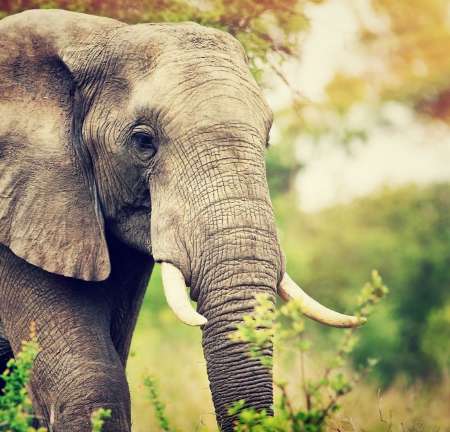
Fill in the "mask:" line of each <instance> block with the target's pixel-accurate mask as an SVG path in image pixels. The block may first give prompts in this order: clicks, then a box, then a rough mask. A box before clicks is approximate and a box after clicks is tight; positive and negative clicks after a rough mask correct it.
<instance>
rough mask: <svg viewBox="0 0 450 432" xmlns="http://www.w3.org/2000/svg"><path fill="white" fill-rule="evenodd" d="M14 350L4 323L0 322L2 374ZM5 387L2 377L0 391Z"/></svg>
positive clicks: (0, 372) (0, 366) (0, 367)
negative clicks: (5, 331) (6, 334)
mask: <svg viewBox="0 0 450 432" xmlns="http://www.w3.org/2000/svg"><path fill="white" fill-rule="evenodd" d="M13 356H14V355H13V352H12V350H11V345H10V344H9V341H8V339H6V336H5V333H4V330H3V325H2V323H1V322H0V375H1V374H2V373H3V372H4V370H5V369H6V365H7V364H8V361H9V360H10V359H11V358H12V357H13ZM3 387H4V382H3V381H2V379H1V378H0V393H1V392H2V390H3Z"/></svg>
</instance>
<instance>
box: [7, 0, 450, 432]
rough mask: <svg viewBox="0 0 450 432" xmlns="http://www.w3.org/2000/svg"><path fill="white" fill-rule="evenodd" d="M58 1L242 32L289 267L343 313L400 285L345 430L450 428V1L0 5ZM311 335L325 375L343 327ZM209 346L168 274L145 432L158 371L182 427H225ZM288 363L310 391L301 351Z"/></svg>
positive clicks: (153, 303)
mask: <svg viewBox="0 0 450 432" xmlns="http://www.w3.org/2000/svg"><path fill="white" fill-rule="evenodd" d="M53 7H58V8H64V9H70V10H76V11H81V12H86V13H93V14H97V15H106V16H111V17H115V18H118V19H121V20H123V21H127V22H130V23H133V22H152V21H153V22H155V21H184V20H193V21H197V22H199V23H202V24H205V25H211V26H215V27H218V28H221V29H223V30H226V31H229V32H230V33H232V34H233V35H234V36H236V37H237V38H238V39H239V40H240V41H241V42H242V43H243V45H244V46H245V48H246V49H247V52H248V55H249V59H250V64H251V67H252V71H253V73H254V76H255V79H257V80H258V81H259V83H260V85H261V86H262V88H263V89H264V91H265V93H266V96H267V99H268V100H269V103H270V104H271V106H272V108H273V110H274V111H275V123H274V128H273V132H272V139H271V146H270V148H269V151H268V156H267V169H268V179H269V185H270V189H271V194H272V200H273V203H274V206H275V213H276V216H277V220H278V227H279V234H280V239H281V242H282V246H283V249H284V252H285V255H286V257H287V263H288V270H289V273H290V274H291V276H292V277H293V278H294V279H296V280H297V281H299V282H300V283H301V284H302V286H303V287H304V288H305V289H306V290H307V291H309V292H310V293H312V294H314V296H315V297H316V298H318V299H319V300H321V301H322V302H323V303H324V304H327V305H329V306H332V307H335V308H337V309H338V310H342V311H351V310H352V307H353V306H354V305H355V303H356V296H357V293H358V292H359V290H360V288H361V286H362V285H363V283H364V282H365V281H366V280H367V279H368V276H369V274H370V271H371V270H372V269H374V268H376V269H378V270H379V271H380V273H381V274H382V276H383V278H384V280H385V282H386V284H387V285H388V286H389V288H390V295H389V297H388V299H387V300H386V301H385V302H384V304H383V305H382V306H380V307H379V308H378V311H377V312H376V313H375V314H374V315H373V317H372V318H371V319H370V321H369V323H368V324H367V325H366V326H364V328H362V329H361V330H360V335H361V342H360V343H359V345H358V347H357V349H356V350H355V351H354V353H353V354H352V356H353V357H352V361H353V366H349V367H355V368H356V367H357V366H358V365H359V364H362V363H364V362H365V361H366V359H367V358H373V357H375V358H378V359H379V360H380V361H379V363H378V365H377V367H376V368H375V370H374V371H373V373H372V374H371V376H369V377H368V378H367V379H366V380H364V382H362V383H360V384H359V386H358V387H357V388H356V389H355V390H354V391H353V392H352V393H351V395H349V396H347V398H346V401H345V402H344V407H343V411H342V412H341V413H340V414H339V419H340V421H341V426H340V429H333V430H373V431H377V430H390V429H389V421H386V418H390V416H391V417H392V419H393V421H394V422H396V424H398V425H400V424H402V423H404V424H408V422H411V424H413V423H414V424H416V425H421V426H420V427H421V428H422V429H417V430H435V429H427V428H428V427H431V426H435V427H440V428H441V429H440V430H447V429H446V428H450V408H449V406H450V405H449V404H450V402H449V401H450V389H449V387H450V386H449V383H450V379H449V369H450V352H449V351H450V294H449V288H450V183H449V182H450V129H449V126H450V55H449V52H450V5H449V2H448V1H447V0H409V1H406V0H397V1H389V0H345V1H344V0H342V1H337V0H336V1H332V0H323V1H300V0H299V1H298V0H263V1H256V0H201V1H188V0H144V1H137V0H131V1H125V0H109V1H99V0H54V1H40V0H23V1H20V0H1V1H0V16H6V15H8V14H12V13H16V12H20V11H21V10H25V9H30V8H53ZM308 332H310V334H311V335H312V338H313V341H314V347H313V349H312V351H311V353H310V355H309V357H308V359H307V361H306V366H307V371H306V372H307V374H309V375H310V376H314V374H315V371H317V370H319V369H320V368H321V364H323V362H324V359H326V358H327V355H329V352H330V351H331V348H332V347H333V344H334V342H335V341H336V339H337V338H338V337H339V335H340V332H339V330H336V329H329V328H323V327H321V326H319V325H317V324H315V323H308ZM200 341H201V335H200V331H199V330H198V329H191V328H187V327H185V326H183V325H182V324H181V323H179V322H177V321H176V320H175V319H174V318H173V316H172V314H171V312H170V311H169V310H168V308H167V306H166V304H165V301H164V298H163V294H162V289H161V283H160V277H159V271H158V269H157V270H156V272H155V274H154V277H153V278H152V281H151V283H150V287H149V290H148V292H147V296H146V298H145V302H144V306H143V309H142V312H141V315H140V319H139V322H138V327H137V331H136V334H135V337H134V340H133V347H132V356H131V358H130V362H129V366H128V375H129V378H130V383H131V390H132V399H133V416H134V430H135V431H137V432H144V431H147V430H152V429H153V428H155V420H154V418H153V414H152V411H151V406H150V403H149V401H148V399H147V396H146V390H145V388H144V386H143V384H142V383H143V377H144V376H145V375H146V374H153V375H155V376H156V377H157V378H158V379H159V382H160V387H161V392H162V396H163V398H164V399H165V400H166V401H167V402H168V411H169V414H170V416H171V417H172V418H174V423H175V425H176V426H177V427H178V428H179V430H186V431H188V430H189V431H191V430H216V426H215V419H214V410H213V407H212V404H211V399H210V394H209V389H208V380H207V377H206V370H205V364H204V360H203V357H202V352H201V344H200ZM275 373H276V374H279V375H280V376H283V377H285V378H286V379H288V380H289V382H290V389H291V391H292V392H294V394H295V392H298V394H299V395H300V392H299V390H298V387H299V386H300V383H299V377H298V373H297V372H296V369H295V361H292V360H291V362H290V363H289V362H288V363H285V362H282V361H281V360H280V361H279V362H278V363H277V364H276V369H275ZM301 403H302V400H301V397H300V396H299V397H298V404H299V405H300V404H301ZM380 412H381V416H380ZM383 413H384V417H383ZM399 430H400V429H399ZM403 430H408V429H403ZM411 430H412V429H411ZM414 430H416V429H414ZM449 430H450V429H449Z"/></svg>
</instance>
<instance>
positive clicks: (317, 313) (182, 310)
mask: <svg viewBox="0 0 450 432" xmlns="http://www.w3.org/2000/svg"><path fill="white" fill-rule="evenodd" d="M161 274H162V281H163V287H164V293H165V296H166V300H167V303H168V304H169V306H170V308H171V309H172V311H173V312H174V314H175V316H176V317H177V318H178V319H179V320H180V321H182V322H184V323H185V324H187V325H191V326H203V325H205V324H206V323H207V322H208V320H207V319H206V318H205V317H204V316H203V315H201V314H199V313H198V312H197V311H196V310H195V309H194V307H193V306H192V304H191V302H190V298H189V294H188V288H187V286H186V282H185V279H184V276H183V274H182V272H181V271H180V270H179V269H178V268H177V267H176V266H174V265H173V264H171V263H168V262H162V263H161ZM277 293H278V295H279V296H280V297H281V298H282V299H283V300H284V301H290V300H296V301H298V302H299V303H300V305H301V308H302V312H303V314H304V315H305V316H307V317H308V318H310V319H312V320H314V321H317V322H319V323H321V324H325V325H328V326H331V327H340V328H352V327H358V326H360V325H362V324H364V323H365V322H366V319H365V318H363V317H356V316H351V315H344V314H341V313H339V312H336V311H334V310H332V309H329V308H327V307H326V306H323V305H322V304H320V303H319V302H318V301H317V300H314V299H313V298H312V297H310V296H309V295H308V294H307V293H306V292H305V291H303V289H302V288H300V286H299V285H297V284H296V283H295V282H294V281H293V280H292V279H291V277H290V276H289V275H288V274H287V273H285V274H284V276H283V278H282V280H281V282H280V283H279V285H278V288H277Z"/></svg>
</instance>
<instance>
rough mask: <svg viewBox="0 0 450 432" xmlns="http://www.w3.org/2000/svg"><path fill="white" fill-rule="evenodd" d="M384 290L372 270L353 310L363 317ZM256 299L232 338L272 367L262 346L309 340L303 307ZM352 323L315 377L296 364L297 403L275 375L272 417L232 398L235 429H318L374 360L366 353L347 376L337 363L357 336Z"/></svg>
mask: <svg viewBox="0 0 450 432" xmlns="http://www.w3.org/2000/svg"><path fill="white" fill-rule="evenodd" d="M387 293H388V288H387V287H386V286H385V285H384V284H383V281H382V279H381V277H380V276H379V274H378V273H377V272H376V271H373V272H372V278H371V281H370V282H368V283H366V284H365V285H364V287H363V289H362V291H361V294H360V296H359V297H358V307H357V309H356V312H355V314H356V315H357V316H360V317H364V318H367V317H368V316H369V315H370V314H371V313H372V311H373V307H374V306H375V305H376V304H377V303H378V302H379V301H380V300H381V299H382V298H383V297H384V296H385V295H386V294H387ZM257 302H258V305H257V306H256V308H255V311H254V313H253V314H252V315H249V316H246V317H244V322H243V323H242V324H241V325H239V326H238V328H237V330H236V332H235V333H234V334H233V335H232V339H233V340H235V341H239V342H244V343H247V344H248V347H249V355H250V356H251V357H253V358H257V359H258V360H259V361H260V362H261V363H262V364H263V365H264V366H267V367H271V365H272V358H271V357H268V356H266V355H265V354H264V352H265V348H267V347H268V346H270V345H271V344H272V343H273V342H275V346H289V347H292V348H293V349H294V350H296V351H298V352H300V353H301V354H302V355H301V357H300V358H301V359H302V363H303V354H304V353H306V352H307V351H308V350H309V349H310V347H311V342H310V341H309V340H308V339H306V338H305V335H304V330H305V326H304V321H303V316H302V310H301V309H302V308H301V305H300V303H299V302H298V301H295V300H291V301H290V302H288V303H286V304H285V305H283V306H281V307H280V308H278V309H275V308H274V307H273V304H272V302H271V301H270V299H269V298H268V296H266V295H264V294H260V295H258V296H257ZM356 332H357V329H355V328H352V329H347V330H345V332H344V336H343V338H342V340H341V342H340V344H339V345H338V346H337V351H336V353H335V355H334V356H333V357H332V359H331V360H330V362H329V364H328V366H327V367H326V368H325V370H324V371H323V373H322V376H321V377H320V378H319V379H317V380H308V379H307V378H306V377H305V375H304V368H303V365H301V366H300V368H301V370H300V371H299V376H300V377H302V379H301V380H299V385H301V386H302V389H303V393H304V396H305V406H304V407H301V408H298V407H296V406H295V404H294V401H293V400H292V398H290V396H289V394H288V391H287V384H286V383H284V382H281V381H278V380H276V379H275V380H274V384H275V386H276V387H277V388H278V390H279V391H280V394H281V397H280V398H279V400H278V401H277V403H276V406H275V412H276V415H275V417H272V416H270V415H269V413H267V412H266V411H264V410H263V411H256V410H255V409H253V408H247V407H246V405H245V401H244V400H241V401H238V402H236V403H235V404H234V405H233V406H232V407H231V408H230V410H229V413H230V415H234V416H236V419H237V422H236V428H235V431H236V432H250V431H252V432H277V431H280V432H281V431H294V432H321V431H323V430H324V428H325V426H326V424H327V421H328V420H329V418H330V417H331V415H332V414H333V413H334V412H336V411H338V410H339V400H340V398H342V397H343V396H344V395H346V394H347V393H349V392H350V391H351V390H352V389H353V387H354V385H355V384H356V383H357V382H358V381H359V380H360V378H361V376H362V375H363V374H365V373H367V371H368V370H369V369H370V368H372V367H373V366H374V365H375V364H376V360H375V359H370V360H369V361H368V362H367V364H366V366H365V367H364V368H362V369H361V370H360V371H359V373H352V374H351V375H350V376H346V375H345V374H344V373H343V371H342V368H343V366H344V365H345V363H346V361H347V360H349V355H350V353H351V352H352V350H353V348H354V347H355V345H356V343H357V341H358V336H357V335H356Z"/></svg>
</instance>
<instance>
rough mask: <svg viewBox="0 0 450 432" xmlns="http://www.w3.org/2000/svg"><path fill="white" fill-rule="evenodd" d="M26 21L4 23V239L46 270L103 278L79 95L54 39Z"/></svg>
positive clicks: (0, 107)
mask: <svg viewBox="0 0 450 432" xmlns="http://www.w3.org/2000/svg"><path fill="white" fill-rule="evenodd" d="M20 15H23V14H20ZM25 18H26V16H25ZM8 20H9V21H8ZM24 21H25V22H26V19H25V20H24V19H23V18H21V19H20V20H19V19H17V18H15V17H11V18H6V19H4V20H2V21H1V22H0V35H1V37H0V243H2V244H4V245H5V246H8V247H9V248H10V249H11V250H12V251H13V252H14V253H15V254H16V255H17V256H19V257H21V258H23V259H24V260H26V261H27V262H29V263H31V264H33V265H35V266H38V267H40V268H42V269H44V270H46V271H49V272H52V273H56V274H59V275H64V276H69V277H74V278H78V279H83V280H89V281H94V280H104V279H106V278H107V277H108V275H109V273H110V262H109V255H108V249H107V244H106V240H105V234H104V221H103V217H102V215H101V211H100V206H99V203H98V200H97V196H96V188H95V182H94V180H93V178H92V174H91V170H90V159H89V157H88V153H87V150H86V149H84V147H83V145H82V142H81V138H80V136H81V125H80V124H78V123H80V122H79V120H78V118H79V117H80V109H81V108H80V107H81V106H82V105H83V104H82V101H81V96H80V94H79V90H78V89H77V86H76V84H75V81H74V77H73V75H72V73H71V71H70V69H69V68H68V67H67V65H66V64H65V63H64V62H63V60H62V58H61V55H60V54H59V52H60V49H59V47H57V46H56V43H54V41H53V40H52V38H51V37H47V35H46V33H45V32H44V31H43V30H41V31H40V32H39V31H37V30H34V28H36V27H35V26H34V25H33V22H31V24H29V25H28V26H27V25H19V24H20V23H22V22H24ZM31 21H33V20H31ZM17 23H19V24H17ZM47 24H50V23H47ZM40 27H41V28H42V27H45V23H44V24H42V23H41V24H40ZM53 31H54V30H53Z"/></svg>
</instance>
